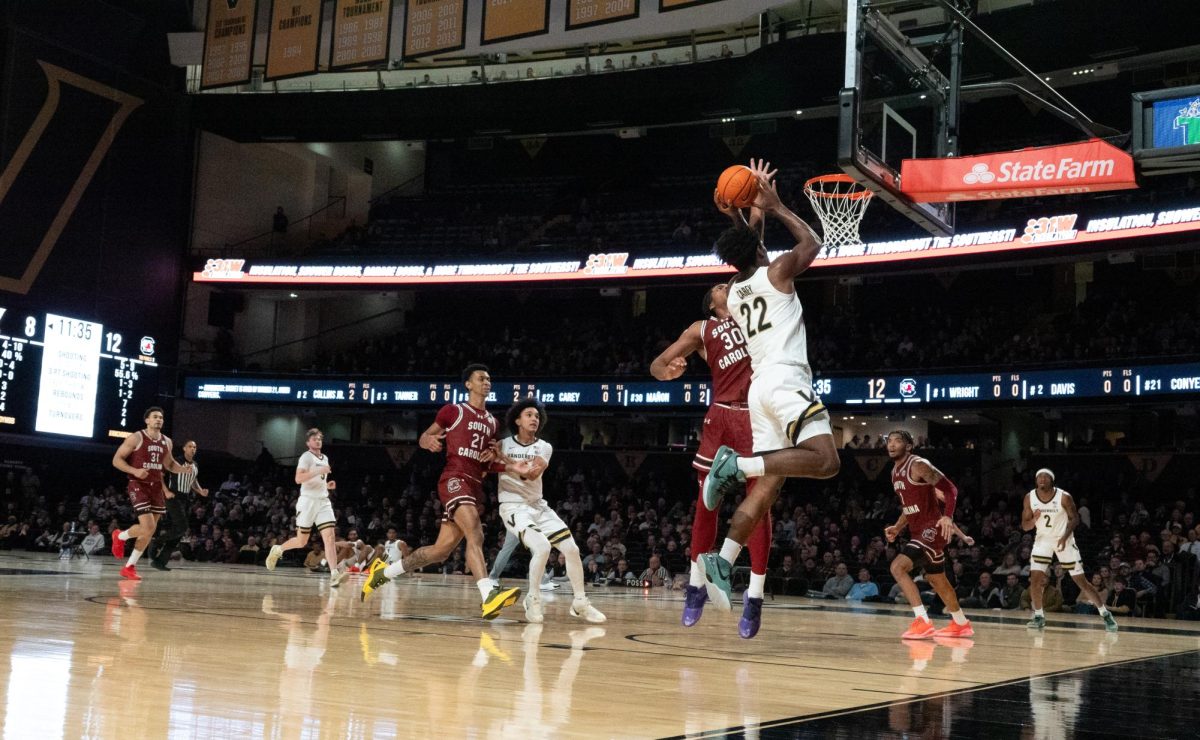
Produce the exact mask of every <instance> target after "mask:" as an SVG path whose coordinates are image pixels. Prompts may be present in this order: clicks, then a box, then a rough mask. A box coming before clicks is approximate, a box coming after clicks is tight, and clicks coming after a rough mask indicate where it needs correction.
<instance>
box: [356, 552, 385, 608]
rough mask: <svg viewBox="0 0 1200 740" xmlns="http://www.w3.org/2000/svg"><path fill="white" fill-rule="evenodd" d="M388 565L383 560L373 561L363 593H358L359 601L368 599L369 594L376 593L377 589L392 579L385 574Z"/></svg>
mask: <svg viewBox="0 0 1200 740" xmlns="http://www.w3.org/2000/svg"><path fill="white" fill-rule="evenodd" d="M386 567H387V566H386V565H384V564H383V561H382V560H376V561H375V562H373V563H371V575H369V576H367V580H366V582H365V583H363V587H362V593H361V594H359V595H358V600H359V601H366V600H367V597H368V596H370V595H371V594H373V593H375V589H377V588H379V587H380V586H382V585H383V584H385V583H387V582H388V581H390V580H392V579H391V578H388V577H387V576H385V575H384V574H383V570H384V568H386Z"/></svg>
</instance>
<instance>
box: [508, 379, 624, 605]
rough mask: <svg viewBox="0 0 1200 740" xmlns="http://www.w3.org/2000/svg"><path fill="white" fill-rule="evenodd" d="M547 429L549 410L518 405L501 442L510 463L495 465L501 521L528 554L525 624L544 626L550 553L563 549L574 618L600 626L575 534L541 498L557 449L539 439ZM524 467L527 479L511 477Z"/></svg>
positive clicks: (528, 402)
mask: <svg viewBox="0 0 1200 740" xmlns="http://www.w3.org/2000/svg"><path fill="white" fill-rule="evenodd" d="M545 423H546V410H545V409H544V408H542V405H541V404H540V403H538V402H537V400H535V399H533V398H526V399H523V400H521V401H517V402H516V403H514V404H513V405H512V408H510V409H509V410H508V413H507V414H506V415H505V417H504V425H505V426H506V427H508V429H509V431H510V432H512V436H511V437H505V438H504V439H503V440H501V442H500V458H501V459H502V460H505V461H506V462H507V464H506V463H496V465H497V466H498V469H499V470H503V471H504V472H501V473H500V484H499V486H498V488H499V493H500V520H501V521H503V522H504V527H505V529H507V530H508V531H509V533H511V534H515V535H516V536H517V537H519V538H520V539H521V542H522V543H524V545H525V547H527V548H528V549H529V593H528V594H527V595H526V596H525V618H526V619H528V620H529V621H530V622H533V623H534V624H540V623H541V622H542V620H543V611H542V595H541V593H540V591H541V583H542V574H543V573H545V572H546V561H547V560H548V559H549V558H550V548H551V547H555V548H558V551H559V552H561V553H562V554H563V555H565V556H566V558H567V578H568V579H569V580H570V581H571V590H572V592H574V594H575V599H574V601H572V602H571V616H572V617H582V618H583V619H586V620H587V621H589V622H593V623H597V624H598V623H600V622H603V621H604V620H605V617H604V615H603V614H601V613H600V611H599V610H598V609H596V607H594V606H592V604H591V602H590V601H588V597H587V594H586V592H585V590H584V578H583V560H582V559H580V557H579V546H578V545H576V544H575V539H574V538H573V537H572V536H571V529H570V528H569V527H568V526H567V525H566V524H565V523H564V522H563V520H562V519H560V518H559V516H558V514H555V513H554V510H553V509H551V508H550V505H549V504H548V503H546V499H545V498H544V497H543V496H542V473H544V472H546V468H547V467H549V465H550V455H552V454H553V453H554V448H553V447H551V446H550V443H549V442H547V441H546V440H544V439H539V438H538V436H537V433H538V430H539V429H541V428H542V427H543V426H544V425H545ZM514 462H515V463H521V462H525V463H527V464H528V469H527V471H526V472H524V473H515V472H514V473H510V472H507V470H506V468H507V467H509V465H511V464H512V463H514Z"/></svg>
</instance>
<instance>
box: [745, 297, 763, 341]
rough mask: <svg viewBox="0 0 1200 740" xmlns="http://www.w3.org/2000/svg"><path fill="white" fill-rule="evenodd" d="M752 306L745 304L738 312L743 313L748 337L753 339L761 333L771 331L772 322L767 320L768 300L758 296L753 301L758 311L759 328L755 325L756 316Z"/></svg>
mask: <svg viewBox="0 0 1200 740" xmlns="http://www.w3.org/2000/svg"><path fill="white" fill-rule="evenodd" d="M750 305H751V304H749V303H743V304H742V305H740V306H738V310H739V311H740V312H741V314H742V318H743V319H744V320H745V322H746V335H747V336H751V337H752V336H754V335H756V334H758V333H759V332H760V331H766V330H767V329H770V328H771V322H770V321H767V320H766V318H767V299H766V298H763V297H762V296H758V297H757V298H755V299H754V301H753V305H754V308H756V309H758V326H755V325H754V318H753V316H754V314H753V311H752V310H751V308H750Z"/></svg>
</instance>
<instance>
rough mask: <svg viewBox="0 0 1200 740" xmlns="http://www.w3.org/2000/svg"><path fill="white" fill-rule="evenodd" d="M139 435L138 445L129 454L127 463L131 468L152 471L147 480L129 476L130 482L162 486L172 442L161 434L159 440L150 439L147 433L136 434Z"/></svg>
mask: <svg viewBox="0 0 1200 740" xmlns="http://www.w3.org/2000/svg"><path fill="white" fill-rule="evenodd" d="M134 434H136V435H138V445H137V447H135V448H134V450H133V452H131V453H130V454H129V458H128V459H127V460H126V461H125V462H127V463H128V464H129V465H130V466H132V467H135V468H140V469H142V470H148V471H150V475H147V476H146V477H145V479H143V480H140V481H138V479H137V478H136V477H134V476H132V475H131V476H129V480H131V481H138V482H139V483H151V484H158V485H160V486H161V485H162V482H163V462H164V461H165V460H166V459H167V455H169V454H171V453H170V451H169V450H170V444H171V440H170V439H168V438H167V435H165V434H159V435H158V439H157V440H154V439H150V437H149V436H147V435H146V433H145V432H134Z"/></svg>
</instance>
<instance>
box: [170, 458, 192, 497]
mask: <svg viewBox="0 0 1200 740" xmlns="http://www.w3.org/2000/svg"><path fill="white" fill-rule="evenodd" d="M176 462H178V463H179V464H180V465H186V464H187V461H186V460H183V461H179V460H177V461H176ZM199 474H200V467H199V466H198V465H196V463H195V461H193V462H192V472H190V473H171V474H170V475H169V476H168V479H167V485H168V486H170V487H171V490H172V491H174V492H175V493H191V492H192V486H193V485H194V484H195V483H196V476H197V475H199Z"/></svg>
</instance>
